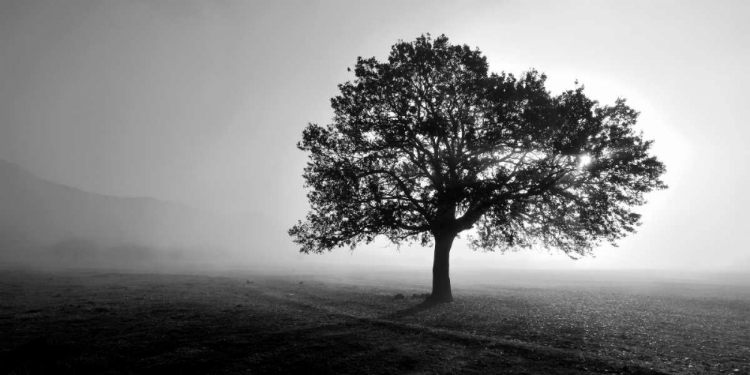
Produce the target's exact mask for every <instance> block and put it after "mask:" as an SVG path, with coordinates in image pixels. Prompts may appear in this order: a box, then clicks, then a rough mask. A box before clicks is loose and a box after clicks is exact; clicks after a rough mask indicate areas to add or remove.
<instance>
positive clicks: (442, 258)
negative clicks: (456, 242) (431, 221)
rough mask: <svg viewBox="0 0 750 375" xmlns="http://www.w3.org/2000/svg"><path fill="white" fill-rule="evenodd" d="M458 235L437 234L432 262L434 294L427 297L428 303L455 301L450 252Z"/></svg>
mask: <svg viewBox="0 0 750 375" xmlns="http://www.w3.org/2000/svg"><path fill="white" fill-rule="evenodd" d="M455 238H456V235H455V234H453V233H450V234H441V235H436V236H435V258H434V260H433V263H432V294H430V296H429V297H427V300H426V301H425V302H428V303H446V302H453V294H452V293H451V278H450V275H449V268H450V267H449V264H450V252H451V246H453V239H455Z"/></svg>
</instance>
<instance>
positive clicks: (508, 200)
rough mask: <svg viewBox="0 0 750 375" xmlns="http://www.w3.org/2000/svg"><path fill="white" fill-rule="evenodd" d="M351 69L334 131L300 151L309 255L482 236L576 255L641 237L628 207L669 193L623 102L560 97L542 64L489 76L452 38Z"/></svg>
mask: <svg viewBox="0 0 750 375" xmlns="http://www.w3.org/2000/svg"><path fill="white" fill-rule="evenodd" d="M354 73H355V76H356V79H355V80H354V81H353V82H346V83H344V84H341V85H339V89H340V92H341V94H340V95H338V96H336V97H334V98H333V99H332V100H331V105H332V107H333V110H334V113H335V117H334V119H333V123H332V124H330V125H328V126H319V125H316V124H309V125H308V126H307V128H306V129H305V130H304V132H303V138H302V141H301V142H299V143H298V145H297V146H298V148H299V149H301V150H303V151H305V152H308V153H309V158H310V159H309V162H308V164H307V167H306V168H305V170H304V179H305V181H306V187H307V188H309V189H310V191H309V193H308V199H309V201H310V204H311V208H312V210H311V211H310V213H309V214H308V215H307V219H306V221H305V222H299V223H298V224H297V225H296V226H294V227H293V228H292V229H290V230H289V234H290V235H291V236H292V237H293V238H294V241H295V242H296V243H298V244H299V245H301V251H302V252H322V251H324V250H331V249H333V248H335V247H341V246H350V247H352V248H354V246H355V245H356V244H357V243H360V242H365V243H369V242H371V241H373V239H374V238H375V237H376V236H379V235H382V236H385V237H386V238H388V239H389V240H390V241H392V242H393V243H396V244H400V243H402V242H404V241H407V242H408V241H415V240H416V241H419V242H421V243H422V244H423V245H426V244H428V243H430V242H431V240H432V238H433V237H436V236H441V235H447V236H455V235H457V234H458V233H460V232H462V231H464V230H468V229H473V230H472V235H471V236H470V244H471V245H472V246H473V247H474V248H480V249H485V250H500V251H505V250H507V249H513V248H524V247H531V246H532V245H535V244H539V245H543V246H545V247H554V248H557V249H560V250H562V251H564V252H565V253H567V254H568V255H570V256H573V257H574V256H577V255H584V254H586V253H588V252H589V251H590V250H591V248H592V246H594V245H596V244H598V243H600V242H601V241H602V240H606V241H609V242H612V243H614V241H615V240H617V239H619V238H621V237H623V236H624V235H626V234H628V233H630V232H633V231H634V227H635V226H636V225H638V224H639V219H640V216H639V215H638V214H637V213H635V212H633V211H632V208H633V207H635V206H638V205H641V204H643V203H644V202H645V201H644V197H643V195H644V193H647V192H649V191H652V190H654V189H662V188H665V187H666V185H665V184H664V183H663V182H662V181H661V180H660V179H659V177H660V176H661V175H662V174H663V173H664V172H665V167H664V165H663V164H662V163H661V162H660V161H658V160H657V159H656V157H654V156H651V155H649V153H648V151H649V149H650V147H651V145H652V141H645V140H643V137H642V135H641V134H638V133H636V132H635V130H634V125H635V124H636V119H637V117H638V113H637V112H636V111H635V110H633V109H632V108H630V107H628V106H627V105H626V103H625V100H624V99H619V100H617V101H616V103H615V104H614V105H612V106H602V105H600V104H599V103H597V102H596V101H594V100H592V99H590V98H588V97H587V96H586V95H585V93H584V88H583V86H579V87H576V88H575V89H573V90H569V91H565V92H563V93H562V94H560V95H557V96H554V95H552V94H551V93H550V92H549V91H547V90H546V88H545V80H546V76H545V75H544V74H540V73H538V72H537V71H534V70H531V71H529V72H526V73H524V74H522V75H521V76H520V77H515V76H514V75H512V74H506V73H505V72H503V73H500V74H495V73H488V64H487V60H486V58H485V57H484V56H483V55H482V54H481V52H480V51H479V50H478V49H471V48H469V47H468V46H466V45H463V46H457V45H451V44H450V43H449V42H448V38H447V37H445V36H444V35H443V36H440V37H438V38H436V39H434V40H433V39H431V38H430V36H429V35H427V36H421V37H420V38H417V40H416V41H414V42H410V43H407V42H403V41H402V42H399V43H397V44H396V45H394V46H393V47H392V50H391V53H390V56H389V57H388V61H387V62H384V63H381V62H379V61H377V60H376V59H375V58H369V59H363V58H361V57H360V58H358V60H357V64H356V67H355V69H354ZM589 160H590V162H587V161H589Z"/></svg>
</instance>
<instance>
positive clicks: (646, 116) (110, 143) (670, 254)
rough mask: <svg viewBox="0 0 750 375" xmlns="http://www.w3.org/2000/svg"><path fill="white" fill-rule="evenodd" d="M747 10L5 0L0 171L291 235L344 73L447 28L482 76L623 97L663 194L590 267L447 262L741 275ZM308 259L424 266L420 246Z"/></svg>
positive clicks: (737, 6) (744, 260)
mask: <svg viewBox="0 0 750 375" xmlns="http://www.w3.org/2000/svg"><path fill="white" fill-rule="evenodd" d="M748 16H750V3H749V2H746V1H729V0H727V1H719V2H713V1H679V2H678V1H658V2H655V1H641V2H638V1H548V2H547V1H527V2H521V1H453V2H441V1H409V2H397V1H377V2H374V1H223V0H222V1H219V0H216V1H197V0H155V1H146V0H97V1H94V0H90V1H89V0H86V1H84V0H68V1H64V2H63V1H51V0H50V1H38V0H17V1H14V0H0V158H1V159H5V160H7V161H10V162H13V163H16V164H18V165H20V166H22V167H23V168H25V169H27V170H29V171H30V172H32V173H33V174H35V175H37V176H39V177H42V178H45V179H48V180H51V181H55V182H59V183H63V184H66V185H70V186H74V187H77V188H80V189H82V190H86V191H90V192H95V193H100V194H108V195H116V196H128V197H139V196H148V197H154V198H158V199H163V200H170V201H176V202H182V203H185V204H188V205H192V206H195V207H200V208H205V209H210V210H215V211H221V212H236V213H240V212H257V213H262V214H263V215H267V216H271V217H273V218H274V219H276V220H278V221H279V222H281V223H283V224H285V225H286V226H287V227H289V226H291V225H293V224H294V223H295V222H296V220H298V219H302V218H304V215H305V213H306V212H307V209H308V207H309V206H308V205H307V201H306V198H305V190H304V189H303V180H302V177H301V175H302V169H303V167H304V165H305V162H306V155H305V154H304V153H303V152H301V151H298V150H297V149H296V146H295V145H296V142H297V141H299V140H300V139H301V133H302V130H303V128H304V127H305V126H306V125H307V123H318V124H327V123H329V122H330V121H331V118H332V117H333V112H332V110H331V108H330V98H331V97H333V96H335V95H336V94H337V85H338V84H340V83H343V82H345V81H347V80H351V79H353V78H354V77H353V73H350V72H348V71H347V68H350V67H353V66H354V63H355V62H356V58H357V56H363V57H371V56H375V57H377V58H378V59H381V60H382V59H385V58H386V57H387V55H388V52H389V50H390V46H391V45H393V44H395V43H396V42H398V41H399V40H405V41H411V40H414V39H415V38H416V37H418V36H420V35H421V34H424V33H431V34H432V35H433V36H436V35H440V34H445V35H447V36H448V37H449V38H450V40H451V42H452V43H454V44H468V45H469V46H471V47H478V48H479V49H481V50H482V51H483V53H484V54H485V56H487V58H488V61H489V64H490V70H491V71H495V72H500V71H506V72H509V73H514V74H520V73H522V72H523V71H526V70H528V69H530V68H534V69H537V70H539V71H542V72H544V73H546V74H547V76H548V81H547V87H548V89H549V90H550V91H551V92H552V93H553V94H556V93H560V92H561V91H562V90H565V89H570V88H573V87H574V83H575V81H576V80H577V81H578V82H580V83H581V84H583V85H585V87H586V92H587V94H588V95H589V96H590V97H593V98H595V99H597V100H599V101H600V103H602V104H612V103H614V101H615V99H616V98H617V97H624V98H626V99H627V100H628V104H629V105H630V106H632V107H633V108H635V109H636V110H638V111H640V112H641V117H640V121H639V124H638V127H639V128H640V129H641V130H642V131H643V133H644V135H645V138H647V139H653V140H654V141H655V144H654V148H653V153H654V154H655V155H657V156H658V157H659V158H660V159H661V160H662V161H663V162H664V163H665V164H666V166H667V171H668V172H667V174H666V176H665V177H664V180H665V182H666V183H667V184H668V185H669V189H668V190H665V191H659V192H653V193H651V194H649V195H648V196H647V199H648V201H649V202H648V203H647V205H645V206H642V207H640V208H638V209H637V210H636V212H639V213H641V214H642V215H643V218H642V221H643V225H642V226H641V227H640V228H639V230H638V233H637V234H635V235H631V236H630V237H628V238H626V239H624V240H622V241H620V246H619V247H618V248H612V247H611V246H609V245H603V246H601V247H600V248H599V249H597V251H596V254H597V256H596V257H592V258H586V259H583V260H578V261H572V260H570V259H569V258H567V257H566V256H565V255H563V254H560V253H557V252H554V251H553V252H551V253H549V252H547V251H524V252H518V253H507V254H503V255H501V254H495V253H481V252H479V253H476V252H472V251H470V250H468V249H466V248H465V246H464V245H463V244H462V243H461V242H460V241H459V242H458V243H457V244H456V245H455V246H454V250H453V251H452V253H451V257H452V258H451V259H452V264H453V266H454V267H457V266H458V267H471V266H480V265H481V266H490V267H497V268H555V269H619V268H629V269H632V268H635V269H640V268H648V269H659V268H669V269H686V270H691V269H708V270H750V250H749V249H748V245H747V240H746V237H745V231H746V230H747V228H750V219H748V215H747V212H748V211H749V210H750V197H749V195H748V194H747V193H746V192H745V190H746V189H747V186H748V183H750V168H747V167H746V164H747V162H748V161H750V151H748V150H749V148H748V147H746V145H745V142H747V140H748V139H750V126H747V124H746V123H747V118H748V112H749V109H748V108H749V106H748V105H747V103H750V100H748V99H750V95H748V87H749V86H750V74H749V73H748V71H747V68H746V67H748V66H750V23H748V22H747V17H748ZM279 246H280V248H284V249H287V248H289V247H290V246H291V242H290V243H285V244H280V245H279ZM284 251H287V250H284ZM309 257H314V258H316V260H321V259H323V260H325V261H330V262H339V263H341V264H346V263H347V262H350V263H362V264H367V263H378V264H389V265H409V264H424V265H425V266H429V265H430V264H431V257H432V250H431V249H423V248H420V247H418V246H414V247H408V248H403V247H402V248H401V249H400V250H398V251H397V250H396V249H395V247H389V246H386V244H384V243H377V244H374V245H371V246H365V247H362V248H360V249H357V250H356V251H354V252H349V251H348V250H347V249H340V250H337V251H334V252H333V253H330V254H326V255H322V256H317V255H316V256H309Z"/></svg>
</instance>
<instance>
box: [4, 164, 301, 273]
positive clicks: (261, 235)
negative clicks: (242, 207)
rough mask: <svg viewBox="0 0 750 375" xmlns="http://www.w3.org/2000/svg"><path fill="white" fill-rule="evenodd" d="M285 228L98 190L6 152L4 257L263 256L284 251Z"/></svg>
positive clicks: (251, 218) (85, 259)
mask: <svg viewBox="0 0 750 375" xmlns="http://www.w3.org/2000/svg"><path fill="white" fill-rule="evenodd" d="M285 232H286V231H285V228H284V227H283V226H281V225H278V224H276V223H274V221H273V220H272V219H271V218H268V217H264V216H263V215H258V214H248V215H242V216H229V215H220V214H217V213H212V212H208V211H204V210H199V209H196V208H192V207H189V206H186V205H182V204H178V203H173V202H166V201H160V200H157V199H153V198H123V197H113V196H107V195H101V194H94V193H90V192H86V191H83V190H80V189H76V188H73V187H70V186H66V185H62V184H58V183H55V182H51V181H47V180H43V179H40V178H38V177H36V176H34V175H32V174H31V173H29V172H27V171H25V170H24V169H22V168H21V167H19V166H17V165H15V164H12V163H9V162H6V161H3V160H0V259H3V258H4V259H6V260H14V259H27V258H30V257H31V258H34V257H40V258H46V259H48V260H49V259H58V260H60V258H64V259H63V260H65V261H72V262H75V261H82V262H84V263H86V264H87V265H89V263H92V260H97V262H98V261H99V260H104V261H103V262H104V263H106V260H107V259H109V258H112V259H115V260H118V261H119V260H122V259H123V258H127V259H130V258H133V259H141V260H145V261H151V260H153V259H156V258H159V259H165V257H167V258H168V259H171V260H175V259H182V260H185V259H190V260H193V261H196V262H200V261H203V260H206V261H207V260H217V258H218V259H220V258H222V257H224V258H226V257H229V256H230V255H231V256H242V255H243V254H244V255H249V257H248V259H253V260H254V261H264V260H269V259H271V258H277V257H278V255H279V254H278V252H277V250H278V249H280V248H283V247H284V246H283V245H284V244H285V243H288V240H287V237H286V233H285ZM275 252H276V253H275ZM217 256H218V257H217ZM71 259H72V260H71ZM127 259H126V260H127ZM94 263H96V262H94ZM99 263H102V262H99Z"/></svg>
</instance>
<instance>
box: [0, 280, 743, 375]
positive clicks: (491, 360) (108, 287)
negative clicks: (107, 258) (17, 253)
mask: <svg viewBox="0 0 750 375" xmlns="http://www.w3.org/2000/svg"><path fill="white" fill-rule="evenodd" d="M300 281H303V282H304V283H302V284H300ZM424 292H426V290H424V288H419V287H416V286H409V285H403V284H398V285H396V284H394V285H388V284H379V285H373V284H347V283H338V282H335V281H332V280H326V279H316V278H312V277H310V278H304V277H302V278H301V277H298V276H295V277H291V276H290V277H274V276H260V275H258V274H255V275H253V274H246V275H243V276H242V278H240V277H239V276H236V275H235V276H231V277H230V276H223V277H219V276H213V277H212V276H205V275H154V274H151V275H146V274H127V273H100V272H75V273H72V272H67V273H63V272H56V273H32V272H21V271H4V272H3V273H2V274H1V275H0V332H2V335H0V336H2V341H1V342H0V353H2V356H1V357H0V360H2V363H0V370H2V371H0V372H4V373H15V374H30V373H70V374H73V373H76V374H80V373H174V372H177V373H190V374H198V373H258V374H262V373H306V374H310V373H321V374H322V373H353V374H354V373H356V374H393V373H413V374H428V373H430V374H431V373H516V374H521V373H526V374H555V373H559V374H573V373H628V374H647V373H674V374H690V373H695V374H704V373H732V374H743V373H744V374H747V373H750V329H749V328H750V298H748V295H747V294H744V293H741V292H736V293H735V292H733V291H732V290H728V289H726V288H719V287H716V288H712V287H700V286H692V287H689V286H678V287H675V286H672V287H671V289H665V288H660V289H658V290H656V291H655V290H641V291H638V290H636V291H633V290H621V289H618V288H606V287H600V288H596V289H594V288H585V287H566V288H563V287H558V288H520V287H515V288H499V287H481V286H476V287H472V288H466V289H461V288H457V289H455V290H454V293H455V295H456V302H455V303H453V304H449V305H441V306H437V307H434V308H429V309H426V308H422V307H420V306H419V302H420V300H419V299H415V298H411V296H412V295H413V294H415V293H424ZM397 293H402V294H404V295H405V296H407V298H406V299H402V300H394V298H393V296H394V295H396V294H397Z"/></svg>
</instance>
